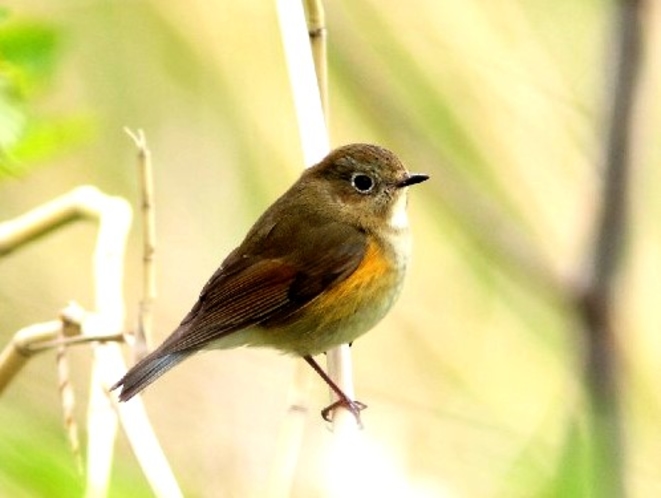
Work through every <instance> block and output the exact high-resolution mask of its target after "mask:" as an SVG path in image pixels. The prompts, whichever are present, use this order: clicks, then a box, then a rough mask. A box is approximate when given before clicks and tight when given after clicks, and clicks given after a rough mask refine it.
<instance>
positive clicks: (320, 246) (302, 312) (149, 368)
mask: <svg viewBox="0 0 661 498" xmlns="http://www.w3.org/2000/svg"><path fill="white" fill-rule="evenodd" d="M428 178H429V176H428V175H426V174H419V173H410V172H409V171H408V170H407V169H406V167H405V166H404V165H403V164H402V162H401V161H400V160H399V158H398V157H397V156H396V155H395V154H394V153H393V152H391V151H390V150H388V149H386V148H384V147H381V146H378V145H372V144H365V143H355V144H349V145H344V146H341V147H338V148H336V149H335V150H333V151H331V152H330V153H329V154H328V155H327V156H326V157H325V158H324V159H322V160H321V161H320V162H319V163H318V164H316V165H314V166H312V167H310V168H307V169H305V170H304V171H303V173H302V174H301V176H300V178H299V179H298V180H297V181H296V182H295V183H294V184H293V185H292V186H291V187H290V188H289V189H288V190H287V191H286V192H285V193H284V194H283V195H282V196H281V197H280V198H278V199H277V200H276V201H275V202H274V203H273V204H272V205H271V206H270V207H269V208H268V209H267V210H266V211H265V212H264V213H263V214H262V215H261V217H259V219H258V220H257V221H256V222H255V224H254V225H253V226H252V227H251V228H250V230H249V231H248V233H247V235H246V237H245V239H244V240H243V242H242V243H241V244H240V245H239V246H238V247H237V248H236V249H234V250H233V251H232V252H231V253H230V254H229V255H228V256H227V257H226V258H225V260H224V261H223V262H222V264H221V265H220V267H219V268H218V269H217V270H216V272H215V273H214V274H213V275H212V276H211V278H210V279H209V280H208V282H207V283H206V284H205V285H204V287H203V288H202V291H201V292H200V295H199V298H198V299H197V302H195V304H194V305H193V307H192V309H191V310H190V311H189V313H188V314H187V315H186V316H185V317H184V318H183V320H182V321H181V323H180V325H179V326H178V327H177V328H176V329H175V330H174V332H172V334H171V335H170V336H169V337H167V338H166V339H165V341H164V342H163V343H162V344H161V345H160V346H158V347H157V348H156V349H155V350H154V351H153V352H151V353H150V354H148V355H147V356H145V357H144V358H143V359H141V360H140V361H139V362H138V363H136V364H135V365H134V366H133V367H132V368H130V369H129V370H128V372H126V374H125V375H124V376H123V377H122V378H121V379H120V380H119V381H118V382H117V383H116V384H115V385H113V386H112V388H111V390H115V389H119V388H121V391H120V392H119V400H120V401H128V400H129V399H131V398H132V397H133V396H135V395H136V394H138V393H140V392H141V391H142V390H143V389H144V388H145V387H147V386H148V385H149V384H151V383H152V382H154V381H155V380H156V379H157V378H159V377H160V376H161V375H163V374H164V373H165V372H167V371H168V370H170V369H171V368H173V367H174V366H176V365H177V364H179V363H181V362H182V361H184V360H185V359H187V358H189V357H191V356H193V355H194V354H196V353H198V352H200V351H203V350H212V349H229V348H236V347H241V346H252V347H270V348H274V349H276V350H278V351H280V352H283V353H286V354H290V355H293V356H296V357H301V358H303V359H304V360H305V361H306V362H307V363H308V364H309V365H310V366H311V367H312V368H313V369H314V370H315V371H316V372H317V373H318V374H319V375H320V376H321V377H322V379H323V380H324V381H325V382H326V383H327V384H328V385H329V387H330V388H331V389H332V390H333V391H334V393H335V394H336V395H337V398H338V399H337V401H336V402H334V403H333V404H331V405H330V406H328V407H326V408H324V410H322V412H321V413H322V416H323V418H324V419H325V420H328V421H330V420H331V419H332V416H331V414H332V413H333V412H334V410H335V408H337V407H338V406H343V407H344V408H346V409H348V410H349V411H350V412H351V413H352V414H353V415H354V416H355V417H356V419H357V420H358V423H359V424H360V411H361V410H363V409H364V408H366V405H365V404H364V403H361V402H360V401H357V400H352V399H350V398H349V397H348V396H347V395H346V394H345V393H344V392H343V391H342V390H341V389H340V388H339V387H338V386H337V384H336V383H335V382H334V381H333V380H332V379H331V378H330V377H329V376H328V375H327V374H326V373H325V372H324V370H323V369H322V368H321V367H320V366H319V365H318V363H317V362H316V361H315V360H314V358H313V357H314V356H316V355H319V354H321V353H324V352H326V351H328V350H329V349H331V348H334V347H337V346H339V345H341V344H352V343H353V342H354V341H355V340H356V339H357V338H358V337H360V336H361V335H362V334H364V333H366V332H367V331H369V330H371V329H372V328H373V327H374V326H375V325H376V324H377V323H378V322H379V321H380V320H381V319H382V318H383V317H384V316H385V315H386V313H387V312H388V311H389V310H390V309H391V307H392V305H393V304H394V302H395V301H396V299H397V297H398V296H399V294H400V291H401V288H402V283H403V281H404V276H405V274H406V269H407V266H408V264H409V259H410V255H411V234H410V230H409V223H408V218H407V203H408V199H407V191H408V187H410V186H412V185H415V184H418V183H422V182H424V181H426V180H427V179H428Z"/></svg>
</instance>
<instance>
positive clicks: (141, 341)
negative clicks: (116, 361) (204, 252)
mask: <svg viewBox="0 0 661 498" xmlns="http://www.w3.org/2000/svg"><path fill="white" fill-rule="evenodd" d="M124 131H126V133H127V134H128V135H129V136H130V137H131V139H132V140H133V142H135V145H136V147H137V148H138V171H139V180H140V194H141V208H142V210H141V211H142V239H143V253H142V264H143V275H142V299H141V300H140V309H139V313H138V329H137V331H136V333H135V343H134V344H133V354H134V356H135V360H136V361H138V360H141V359H142V358H144V357H145V356H146V355H147V353H148V352H149V350H150V348H151V335H152V307H153V304H154V299H155V298H156V265H155V262H154V257H155V253H156V222H155V214H154V174H153V169H152V162H151V151H150V150H149V147H148V146H147V139H146V138H145V134H144V132H143V131H142V130H140V129H139V130H138V131H137V132H136V133H134V132H133V131H131V130H130V129H129V128H124Z"/></svg>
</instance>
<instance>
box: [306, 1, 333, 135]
mask: <svg viewBox="0 0 661 498" xmlns="http://www.w3.org/2000/svg"><path fill="white" fill-rule="evenodd" d="M305 6H306V10H307V18H308V19H307V20H308V35H309V36H310V46H311V47H312V58H313V59H314V69H315V73H316V75H317V86H318V87H319V97H320V98H321V107H322V108H323V110H324V117H325V118H326V126H328V122H329V117H328V111H329V108H328V62H327V61H328V57H327V43H326V41H327V31H326V12H325V10H324V3H323V1H322V0H305Z"/></svg>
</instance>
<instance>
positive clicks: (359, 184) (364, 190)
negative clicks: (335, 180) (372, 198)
mask: <svg viewBox="0 0 661 498" xmlns="http://www.w3.org/2000/svg"><path fill="white" fill-rule="evenodd" d="M351 185H353V188H355V189H356V190H357V191H358V192H360V193H361V194H369V193H370V192H371V191H372V189H373V188H374V180H373V179H372V177H371V176H368V175H364V174H362V173H356V174H355V175H353V176H352V177H351Z"/></svg>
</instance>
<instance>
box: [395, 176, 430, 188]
mask: <svg viewBox="0 0 661 498" xmlns="http://www.w3.org/2000/svg"><path fill="white" fill-rule="evenodd" d="M426 180H429V175H423V174H420V173H411V174H410V175H409V176H408V177H407V178H404V179H403V180H402V181H401V182H399V183H397V188H404V187H410V186H411V185H415V184H416V183H422V182H424V181H426Z"/></svg>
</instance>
